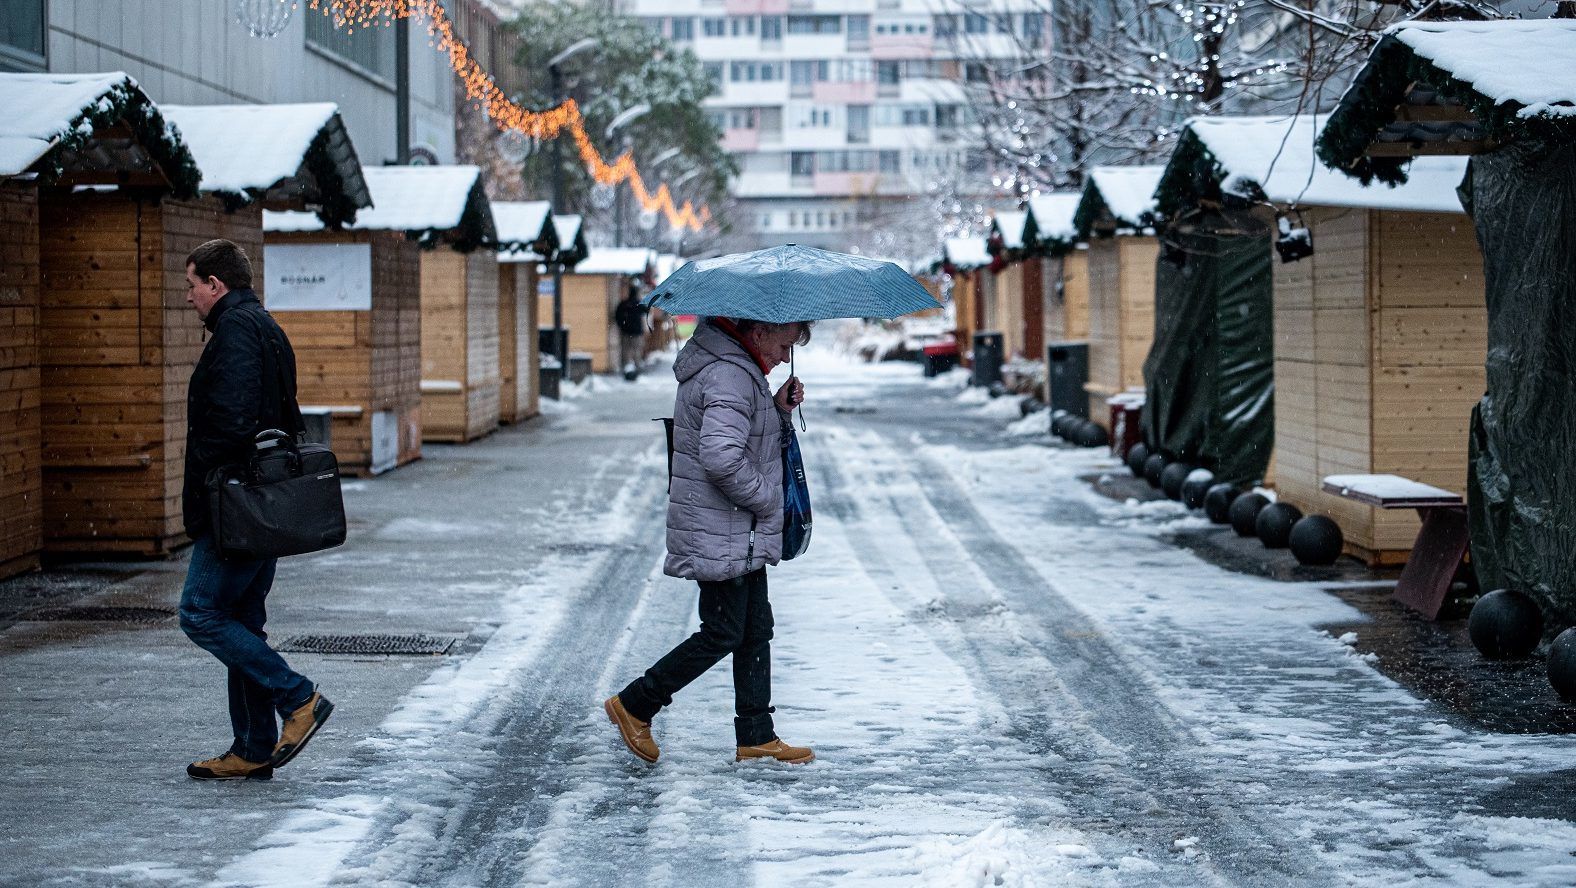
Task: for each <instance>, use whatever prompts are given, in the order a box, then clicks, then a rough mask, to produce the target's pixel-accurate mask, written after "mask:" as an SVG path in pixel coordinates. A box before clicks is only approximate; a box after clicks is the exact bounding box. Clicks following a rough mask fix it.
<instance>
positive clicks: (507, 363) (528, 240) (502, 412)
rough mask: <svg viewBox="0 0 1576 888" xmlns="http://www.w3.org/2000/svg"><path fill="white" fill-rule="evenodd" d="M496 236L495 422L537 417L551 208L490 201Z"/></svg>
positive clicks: (554, 245)
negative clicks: (540, 315)
mask: <svg viewBox="0 0 1576 888" xmlns="http://www.w3.org/2000/svg"><path fill="white" fill-rule="evenodd" d="M492 211H493V223H494V225H495V226H496V228H497V231H498V244H499V249H498V421H499V422H501V423H504V424H505V425H508V424H510V423H516V422H521V421H523V420H527V419H530V418H531V417H533V416H535V415H537V414H538V413H540V412H541V386H540V384H539V381H538V368H539V367H540V366H541V357H540V353H539V344H540V343H539V337H538V336H537V332H536V330H537V323H538V319H537V306H538V302H539V299H538V297H537V291H538V285H539V284H540V282H541V273H540V272H539V271H538V267H539V266H540V264H541V261H542V257H543V256H551V255H552V254H553V252H554V251H556V250H557V249H558V232H557V229H556V228H555V227H554V226H553V224H552V214H553V209H552V205H551V204H549V203H548V202H547V201H545V200H535V201H493V204H492Z"/></svg>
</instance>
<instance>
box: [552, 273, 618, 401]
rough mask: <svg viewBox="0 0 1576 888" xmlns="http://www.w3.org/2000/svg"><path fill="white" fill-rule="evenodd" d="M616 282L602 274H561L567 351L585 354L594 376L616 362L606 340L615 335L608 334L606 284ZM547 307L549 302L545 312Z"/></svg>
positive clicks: (613, 345) (609, 315)
mask: <svg viewBox="0 0 1576 888" xmlns="http://www.w3.org/2000/svg"><path fill="white" fill-rule="evenodd" d="M616 279H617V277H616V276H614V275H604V274H566V275H564V325H565V326H567V327H568V328H569V350H570V351H571V352H585V353H587V354H589V355H590V356H591V370H592V371H593V372H596V373H607V372H610V371H611V370H612V369H613V363H614V362H615V361H617V360H618V351H617V348H616V343H612V342H610V341H609V340H610V339H611V338H612V337H613V336H616V335H617V334H616V333H611V331H610V327H611V325H612V323H613V316H612V310H611V306H610V305H609V304H608V289H609V283H608V282H609V280H616ZM551 307H552V301H551V300H549V301H548V308H549V310H551ZM567 370H568V368H565V371H566V376H565V378H568V377H567Z"/></svg>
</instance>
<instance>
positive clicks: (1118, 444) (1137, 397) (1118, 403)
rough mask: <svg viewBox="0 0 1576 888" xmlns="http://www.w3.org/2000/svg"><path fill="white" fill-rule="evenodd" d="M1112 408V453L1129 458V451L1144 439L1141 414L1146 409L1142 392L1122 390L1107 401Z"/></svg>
mask: <svg viewBox="0 0 1576 888" xmlns="http://www.w3.org/2000/svg"><path fill="white" fill-rule="evenodd" d="M1105 404H1106V406H1107V407H1109V408H1110V409H1111V454H1112V455H1113V456H1115V457H1116V458H1118V459H1122V460H1125V459H1127V451H1128V450H1130V449H1132V447H1133V445H1134V444H1137V443H1138V442H1139V441H1142V440H1144V427H1143V423H1142V421H1141V420H1140V416H1141V414H1142V412H1143V409H1144V395H1143V393H1142V392H1122V393H1121V394H1119V395H1112V396H1111V397H1109V398H1107V399H1106V401H1105Z"/></svg>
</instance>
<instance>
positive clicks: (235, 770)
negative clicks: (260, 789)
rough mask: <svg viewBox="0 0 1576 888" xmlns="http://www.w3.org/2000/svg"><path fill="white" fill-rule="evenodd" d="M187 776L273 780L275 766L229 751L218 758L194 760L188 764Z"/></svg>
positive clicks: (211, 778) (207, 778)
mask: <svg viewBox="0 0 1576 888" xmlns="http://www.w3.org/2000/svg"><path fill="white" fill-rule="evenodd" d="M186 776H187V777H190V778H191V779H193V780H272V779H273V778H274V766H273V765H270V764H269V763H267V762H249V761H247V760H246V759H244V758H241V757H240V756H238V755H236V754H235V753H233V752H227V753H225V754H224V755H221V756H219V757H218V758H211V759H204V760H202V761H200V762H192V763H191V764H189V765H187V766H186Z"/></svg>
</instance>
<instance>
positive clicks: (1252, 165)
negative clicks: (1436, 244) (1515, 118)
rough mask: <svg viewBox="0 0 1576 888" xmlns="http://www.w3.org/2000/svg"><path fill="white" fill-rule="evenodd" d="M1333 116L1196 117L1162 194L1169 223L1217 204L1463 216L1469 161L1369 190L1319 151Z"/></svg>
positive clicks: (1434, 160)
mask: <svg viewBox="0 0 1576 888" xmlns="http://www.w3.org/2000/svg"><path fill="white" fill-rule="evenodd" d="M1328 119H1329V116H1328V115H1301V116H1296V117H1291V116H1285V115H1273V116H1265V117H1196V118H1193V119H1191V120H1189V121H1188V122H1187V124H1186V125H1185V126H1183V128H1182V132H1181V135H1180V136H1179V138H1178V140H1177V147H1176V150H1174V151H1173V152H1172V154H1171V159H1170V161H1169V162H1168V163H1167V164H1166V168H1165V174H1164V175H1163V176H1162V177H1161V179H1160V185H1159V187H1158V188H1157V190H1156V204H1157V210H1158V212H1159V213H1160V214H1161V215H1163V216H1165V217H1167V218H1176V217H1177V216H1178V215H1179V214H1180V213H1183V212H1186V211H1187V210H1188V209H1191V208H1193V207H1197V206H1199V205H1200V204H1201V203H1214V204H1225V205H1235V206H1239V207H1241V206H1251V205H1253V204H1259V203H1263V202H1266V201H1268V202H1271V203H1275V204H1278V205H1281V206H1288V207H1289V206H1330V207H1358V208H1368V209H1382V210H1415V211H1421V212H1435V213H1459V212H1461V211H1462V210H1461V201H1460V199H1459V198H1458V197H1457V196H1456V186H1457V185H1459V184H1460V183H1461V178H1462V176H1463V175H1464V174H1465V173H1466V158H1464V157H1423V158H1418V159H1417V160H1414V161H1413V162H1412V168H1411V178H1410V179H1409V181H1407V182H1406V183H1404V184H1401V185H1395V186H1391V185H1387V184H1382V183H1373V184H1370V185H1366V186H1365V185H1363V184H1362V183H1361V182H1359V181H1358V180H1356V179H1353V178H1351V177H1350V176H1346V175H1343V174H1342V173H1339V172H1336V171H1334V170H1331V169H1329V168H1328V167H1326V166H1324V165H1323V164H1322V163H1320V162H1319V161H1318V159H1317V158H1315V157H1314V144H1315V142H1316V141H1317V139H1318V136H1319V133H1320V132H1321V131H1322V129H1323V127H1324V125H1325V122H1326V121H1327V120H1328Z"/></svg>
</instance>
